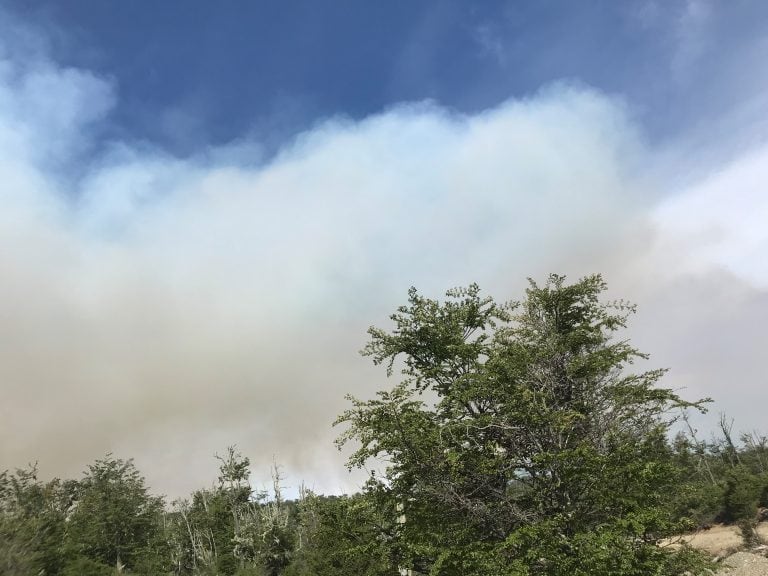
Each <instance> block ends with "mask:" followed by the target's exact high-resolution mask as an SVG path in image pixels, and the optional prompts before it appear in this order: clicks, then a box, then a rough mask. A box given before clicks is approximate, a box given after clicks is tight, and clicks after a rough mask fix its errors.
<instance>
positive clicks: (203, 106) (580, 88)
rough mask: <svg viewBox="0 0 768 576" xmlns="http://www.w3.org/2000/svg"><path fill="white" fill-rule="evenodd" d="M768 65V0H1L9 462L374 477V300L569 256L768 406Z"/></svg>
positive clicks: (500, 276)
mask: <svg viewBox="0 0 768 576" xmlns="http://www.w3.org/2000/svg"><path fill="white" fill-rule="evenodd" d="M765 62H768V5H766V4H765V3H764V2H759V1H757V0H754V1H746V0H737V1H733V2H729V3H727V4H726V3H721V2H715V1H714V0H712V1H709V0H670V1H654V0H635V1H627V2H608V1H605V2H598V1H592V2H589V1H584V2H579V3H576V2H565V1H561V2H555V1H543V2H542V1H539V2H501V1H498V2H491V1H489V2H483V3H468V2H449V1H446V2H437V1H435V2H375V3H374V2H369V3H363V2H351V1H348V2H327V3H319V2H308V1H307V2H280V3H264V2H236V1H229V2H220V3H212V2H203V1H197V0H194V1H193V0H189V1H186V2H162V3H149V2H141V1H136V2H103V1H96V0H91V1H84V0H82V1H81V0H68V1H67V2H58V1H57V2H54V1H43V0H41V1H38V2H34V3H31V2H22V1H21V0H5V1H3V0H0V182H2V184H0V202H2V207H3V209H2V210H0V267H1V268H2V270H3V271H4V275H5V281H4V283H2V285H0V317H2V318H3V319H4V321H3V323H1V324H0V381H2V382H3V386H4V390H3V391H4V396H5V397H6V398H9V399H11V400H10V401H8V402H4V403H3V405H2V406H0V438H4V439H13V440H12V441H8V440H3V442H6V443H7V445H3V446H2V450H0V468H4V467H7V466H15V465H19V464H22V463H24V462H26V461H30V460H36V459H39V460H40V463H41V467H42V469H43V471H44V472H45V473H47V474H59V475H72V474H77V473H78V471H79V470H81V469H82V468H83V467H84V466H85V464H86V463H87V462H89V461H90V460H92V459H94V458H96V457H98V456H100V455H103V454H104V453H105V452H107V451H113V452H115V453H118V454H122V455H125V456H135V457H136V459H137V463H138V464H139V465H140V466H141V467H142V468H143V469H145V470H146V471H147V474H148V476H149V480H150V482H151V483H152V484H153V485H154V486H156V487H157V488H158V489H159V490H161V491H165V492H168V493H170V494H174V495H177V494H180V493H183V492H184V491H186V490H189V489H191V488H193V487H196V486H200V485H202V484H205V483H206V482H208V481H210V479H212V478H213V477H214V476H215V473H214V468H215V461H214V460H213V459H212V458H210V455H211V454H212V453H213V452H215V451H217V450H218V451H221V450H223V449H224V447H226V446H227V445H228V444H232V443H237V444H238V445H240V447H241V449H242V450H243V451H244V452H245V453H247V454H249V455H250V456H251V457H252V461H254V463H255V464H256V465H257V467H261V469H263V472H267V470H268V466H269V463H270V462H271V461H272V456H273V454H274V455H275V456H276V457H277V458H278V459H279V460H281V461H282V462H284V464H285V466H286V468H287V470H288V471H289V473H290V475H291V478H292V479H293V480H297V479H298V478H302V477H303V478H310V479H314V481H315V482H316V488H318V489H320V490H330V491H338V490H342V489H349V487H350V486H354V482H355V481H356V479H355V478H349V477H347V476H346V472H345V471H344V468H343V466H342V462H343V455H340V454H337V453H336V452H335V449H334V447H333V445H332V440H333V438H334V437H335V435H336V434H337V431H336V430H333V429H332V428H331V427H330V422H332V421H333V419H334V417H335V416H336V415H337V414H338V413H339V412H340V411H341V410H343V409H344V408H345V401H344V399H343V396H344V394H345V393H347V392H352V393H354V394H356V395H358V396H363V397H365V396H366V395H369V394H371V393H372V392H373V391H374V390H376V389H378V388H381V387H384V386H387V385H389V383H388V382H387V381H386V379H385V377H384V375H383V374H382V373H380V372H379V371H378V370H376V369H375V368H373V367H371V366H369V365H368V362H367V361H366V360H365V359H362V358H360V357H359V356H358V355H357V350H359V349H360V348H361V347H362V345H363V344H364V342H365V331H366V328H367V327H368V326H369V325H370V324H377V325H382V326H386V325H387V316H388V314H389V312H390V311H392V310H393V309H394V308H395V307H396V306H397V305H398V304H400V303H402V301H403V299H404V297H405V294H406V290H407V288H408V287H409V286H411V285H416V286H417V287H419V288H420V289H422V290H423V291H424V292H426V293H428V294H429V295H432V296H438V295H440V294H441V293H442V292H443V291H444V290H445V289H447V288H450V287H452V286H456V285H462V284H468V283H470V282H473V281H477V282H479V283H480V285H481V286H483V287H484V288H485V289H486V290H488V291H489V293H491V294H493V295H494V296H496V297H497V298H499V299H508V298H515V297H517V296H519V295H520V294H521V290H522V289H523V288H524V286H525V278H526V277H527V276H532V277H534V278H544V277H546V274H548V273H549V272H553V271H554V272H561V273H566V274H569V275H570V276H571V277H578V276H580V275H584V274H588V273H592V272H595V271H598V272H602V273H604V275H605V277H606V279H607V281H608V283H609V285H610V286H611V290H612V295H615V296H617V297H625V298H628V299H631V300H634V301H636V302H637V303H638V304H639V309H640V313H639V314H638V316H637V319H636V321H635V322H634V323H633V325H632V328H631V333H630V335H631V336H632V338H633V339H634V341H636V343H637V344H638V346H639V347H640V348H641V349H643V350H645V351H648V352H650V353H651V354H652V360H651V364H652V365H653V366H665V367H670V368H672V370H671V372H670V374H669V376H668V377H667V381H666V383H667V385H669V386H672V387H675V388H681V389H684V390H685V391H686V394H687V395H688V396H689V397H692V398H693V397H701V396H712V397H714V398H715V399H716V400H717V402H718V403H717V406H716V408H715V413H716V412H717V411H718V410H725V411H727V412H728V413H729V414H731V415H733V416H734V417H735V418H736V419H737V425H740V426H742V427H743V428H745V429H750V428H754V427H759V426H761V425H762V423H763V417H762V416H763V415H762V409H761V406H764V405H765V404H766V402H767V401H768V396H767V395H766V390H768V387H766V382H765V380H764V376H763V368H762V362H761V358H762V354H763V350H764V348H765V344H766V340H765V336H764V334H763V332H762V329H761V326H763V325H764V324H765V322H766V321H768V265H766V261H765V258H764V254H765V253H766V250H768V232H766V226H765V225H764V222H766V221H768V197H767V196H766V194H765V192H764V189H765V186H764V183H765V182H766V181H768V72H767V70H768V68H766V66H765ZM715 420H716V415H715ZM702 426H707V422H706V420H703V421H702ZM94 431H98V433H94ZM158 437H162V438H163V442H157V438H158ZM179 470H181V471H182V472H181V473H179ZM293 480H292V481H293Z"/></svg>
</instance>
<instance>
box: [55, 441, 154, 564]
mask: <svg viewBox="0 0 768 576" xmlns="http://www.w3.org/2000/svg"><path fill="white" fill-rule="evenodd" d="M162 511H163V501H162V499H161V498H158V497H155V496H151V495H150V494H149V492H148V490H147V488H146V486H145V484H144V478H143V477H142V476H141V475H140V474H139V472H138V470H137V469H136V467H135V466H134V465H133V462H132V461H131V460H120V459H117V458H113V457H112V456H111V455H107V457H106V458H104V459H102V460H97V461H96V462H95V463H94V464H91V465H90V466H89V467H88V471H87V472H86V473H85V476H84V478H83V479H82V480H81V481H80V483H79V486H78V491H77V500H76V505H75V508H74V511H73V512H72V513H71V515H70V516H69V519H68V522H67V531H66V544H67V547H68V549H69V551H70V554H73V555H76V556H82V557H84V558H86V559H89V560H91V561H93V563H101V564H104V565H106V566H113V567H117V566H125V567H126V568H127V569H128V570H134V569H135V568H138V567H139V566H140V563H141V562H140V561H141V560H142V558H144V557H145V556H147V555H148V554H150V555H151V550H152V549H153V547H156V546H159V542H158V541H159V539H160V537H161V534H162V533H161V525H162V524H161V522H162ZM83 562H85V560H83ZM94 565H95V564H94Z"/></svg>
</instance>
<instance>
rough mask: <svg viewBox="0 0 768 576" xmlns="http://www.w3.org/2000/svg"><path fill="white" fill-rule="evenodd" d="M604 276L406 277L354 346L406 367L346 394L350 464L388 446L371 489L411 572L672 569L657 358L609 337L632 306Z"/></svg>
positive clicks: (676, 561)
mask: <svg viewBox="0 0 768 576" xmlns="http://www.w3.org/2000/svg"><path fill="white" fill-rule="evenodd" d="M605 289H606V286H605V283H604V282H603V280H602V278H601V277H600V276H590V277H587V278H584V279H582V280H580V281H578V282H576V283H573V284H568V283H566V281H565V278H564V277H561V276H554V275H553V276H550V277H549V279H548V281H547V282H546V283H545V284H544V285H538V284H536V283H534V282H531V283H530V287H529V288H528V290H527V291H526V297H525V299H524V300H523V301H522V302H521V303H518V304H498V303H496V302H494V301H493V300H492V299H491V298H488V297H483V296H481V293H480V290H479V288H478V287H477V286H475V285H472V286H470V287H468V288H466V289H457V290H452V291H449V292H448V293H447V299H446V300H445V301H444V302H439V301H436V300H432V299H429V298H425V297H423V296H422V295H420V294H419V293H418V292H417V291H416V290H415V289H411V290H410V292H409V295H408V304H407V305H405V306H402V307H400V308H399V309H398V310H397V312H396V313H395V314H394V315H392V317H391V319H392V321H393V322H394V328H393V329H392V330H391V331H386V330H382V329H378V328H371V329H370V331H369V333H370V336H371V339H370V342H369V344H368V345H367V346H366V347H365V349H364V351H363V353H364V354H365V355H368V356H370V357H372V358H373V361H374V362H375V363H376V364H384V365H386V366H387V369H388V372H389V373H390V374H391V373H392V372H393V371H394V370H395V368H400V369H401V371H402V374H403V376H404V379H403V380H402V381H401V382H400V383H399V384H397V385H396V386H395V387H394V388H393V389H391V390H388V391H382V392H379V393H378V396H377V397H376V398H375V399H373V400H367V401H363V400H358V399H354V398H351V401H352V408H351V409H349V410H348V411H346V412H345V413H344V414H343V415H342V416H341V417H340V418H339V421H338V422H339V423H341V424H345V425H346V426H347V429H346V431H345V432H344V433H343V435H342V436H341V437H340V440H339V441H340V443H341V444H343V443H345V442H348V441H354V442H356V444H357V450H356V451H355V452H354V454H353V455H352V457H351V458H350V460H349V465H350V466H360V467H361V466H366V465H367V464H368V463H369V461H371V460H377V459H378V460H379V461H381V462H383V470H382V472H381V473H380V474H378V475H377V476H376V477H375V478H374V481H373V482H372V483H371V484H370V489H369V491H368V492H369V497H370V498H371V499H372V501H378V502H380V503H382V504H381V505H382V506H385V507H389V508H391V507H392V506H397V507H399V508H400V510H401V511H402V519H403V520H404V521H403V522H402V523H400V525H399V529H398V531H397V533H396V535H395V539H396V540H397V541H398V542H399V543H400V544H401V546H402V547H403V549H404V550H406V555H405V556H406V557H405V559H404V560H403V562H404V563H405V564H406V565H407V566H406V567H408V568H410V569H412V570H413V571H415V572H416V573H421V574H457V575H459V574H461V575H469V574H490V573H493V574H547V575H550V576H554V575H559V574H569V575H571V576H572V575H575V574H584V575H586V574H590V575H595V574H606V575H608V574H611V575H614V576H615V575H629V574H633V575H634V574H637V575H638V576H639V575H640V574H649V573H653V574H674V573H677V572H678V571H679V570H681V569H682V568H683V567H685V566H688V565H691V563H692V562H694V560H695V558H694V556H693V555H691V554H690V553H689V552H688V551H687V550H682V551H679V552H673V551H669V550H665V549H660V548H659V547H657V546H656V545H655V541H656V539H657V538H659V537H662V536H664V535H667V534H670V533H672V532H674V531H676V530H679V529H680V528H681V526H680V525H679V524H678V523H676V522H674V521H673V518H672V516H671V513H670V502H669V500H670V499H669V493H670V492H671V491H672V490H673V489H674V485H675V478H676V468H675V466H674V464H673V462H672V459H671V456H670V450H669V448H668V444H667V441H666V433H667V430H668V426H669V423H670V414H671V411H673V410H676V409H679V408H683V407H688V406H691V404H689V403H687V402H685V401H684V400H682V399H681V398H679V397H678V396H677V395H676V394H675V393H674V392H673V391H671V390H669V389H665V388H661V387H658V386H657V382H658V380H659V378H660V377H661V376H662V375H663V371H662V370H651V371H645V372H638V373H636V372H632V371H631V370H630V367H631V365H632V364H633V362H635V361H636V360H641V359H643V358H645V356H644V355H643V354H642V353H640V352H639V351H638V350H636V349H635V348H634V347H632V346H631V345H630V343H629V342H628V341H626V340H624V339H622V338H621V337H620V331H621V330H622V329H623V328H625V326H626V321H627V318H628V316H629V315H630V314H631V313H632V312H633V311H634V308H633V307H632V306H630V305H628V304H626V303H624V302H614V303H604V302H602V301H601V299H600V298H601V296H602V294H603V292H604V291H605Z"/></svg>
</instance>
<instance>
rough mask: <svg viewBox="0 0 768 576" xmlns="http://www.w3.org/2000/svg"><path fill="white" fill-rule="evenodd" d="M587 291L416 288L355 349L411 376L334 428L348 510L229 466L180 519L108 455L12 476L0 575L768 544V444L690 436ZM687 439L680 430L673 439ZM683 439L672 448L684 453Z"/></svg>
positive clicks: (0, 492)
mask: <svg viewBox="0 0 768 576" xmlns="http://www.w3.org/2000/svg"><path fill="white" fill-rule="evenodd" d="M604 290H605V284H604V283H603V281H602V279H601V278H600V277H599V276H591V277H588V278H585V279H582V280H580V281H578V282H576V283H574V284H567V283H566V281H565V279H564V278H563V277H560V276H551V277H550V278H549V279H548V281H547V282H546V283H545V284H544V285H538V284H536V283H533V282H531V284H530V287H529V288H528V290H527V291H526V297H525V299H524V300H523V301H522V302H521V303H517V304H514V303H496V302H494V301H493V300H492V299H490V298H487V297H484V296H482V295H481V293H480V290H479V288H478V287H477V286H474V285H472V286H470V287H468V288H465V289H458V290H453V291H449V292H448V293H447V298H446V300H445V301H443V302H440V301H436V300H431V299H428V298H425V297H423V296H422V295H420V294H419V293H418V292H417V291H416V290H415V289H411V290H410V292H409V297H408V303H407V304H406V305H404V306H402V307H400V308H399V309H398V310H397V312H396V313H395V314H394V315H393V316H392V321H393V323H394V326H393V328H392V329H391V331H387V330H382V329H378V328H371V329H370V331H369V333H370V341H369V343H368V345H367V346H366V347H365V349H364V351H363V353H364V354H365V355H366V356H370V357H371V358H372V359H373V361H374V362H375V363H376V364H382V365H384V366H385V367H386V369H387V370H388V373H389V374H394V373H395V372H396V371H398V372H400V373H402V380H401V381H400V382H398V383H396V384H395V385H394V386H393V387H392V388H391V389H390V390H384V391H380V392H379V393H378V394H377V395H376V397H375V398H373V399H368V400H361V399H356V398H353V397H350V408H349V409H348V410H347V411H345V412H344V413H343V414H342V415H341V416H340V417H339V419H338V421H337V425H339V426H341V427H343V430H342V432H341V436H340V438H339V444H340V445H343V444H346V443H349V442H351V443H353V445H354V447H355V451H354V453H353V454H352V456H351V458H350V460H349V463H348V465H349V466H350V467H363V466H366V467H370V468H371V469H373V470H374V471H375V472H373V473H372V474H371V476H370V478H369V480H368V482H367V483H366V484H365V486H364V487H363V488H362V490H361V491H360V492H359V493H357V494H353V495H347V496H322V495H316V494H313V493H311V492H309V491H306V490H302V491H301V494H300V497H299V498H298V499H297V500H295V501H287V500H285V499H284V497H283V495H282V488H281V477H280V470H279V467H278V466H275V467H274V469H273V479H274V482H273V488H272V491H271V493H265V492H259V491H255V490H254V489H253V487H252V486H251V485H250V483H249V475H250V462H249V460H248V458H246V457H244V456H242V455H241V454H240V453H238V452H237V450H236V449H235V448H229V449H228V450H227V452H226V454H225V455H223V456H220V457H218V459H219V462H220V474H219V478H218V482H217V484H216V486H215V487H214V488H212V489H203V490H198V491H196V492H194V493H193V494H191V495H190V497H189V498H187V499H182V500H177V501H174V502H172V503H170V504H169V503H167V502H165V501H164V500H163V499H162V498H159V497H157V496H153V495H152V494H150V493H149V491H148V490H147V488H146V486H145V483H144V479H143V477H142V476H141V474H140V473H139V472H138V470H137V469H136V468H135V466H134V465H133V463H132V461H130V460H127V461H126V460H121V459H119V458H115V457H113V456H111V455H107V456H106V457H105V458H104V459H101V460H97V461H96V462H95V463H94V464H92V465H90V466H89V467H88V469H87V471H86V472H85V474H84V475H83V477H82V478H81V479H79V480H66V481H62V480H58V479H56V480H52V481H50V482H42V481H41V480H39V479H38V477H37V471H36V469H35V468H34V467H32V468H29V469H26V470H16V471H14V472H11V471H7V472H4V473H2V474H0V573H2V574H7V575H9V576H13V575H29V574H43V575H58V574H61V575H74V574H78V575H106V574H116V573H126V574H144V575H163V574H165V575H179V576H180V575H190V576H191V575H201V576H202V575H209V576H213V575H238V576H246V575H249V576H257V575H258V576H277V575H286V576H306V575H314V576H325V575H328V576H330V575H334V576H346V575H348V576H353V575H354V576H358V575H361V574H366V575H372V576H390V575H391V576H396V575H398V574H400V573H401V570H410V571H411V572H412V573H413V574H425V575H426V574H429V575H446V576H450V575H462V576H464V575H466V576H471V575H494V576H496V575H498V576H504V575H510V576H512V575H515V576H517V575H521V576H522V575H537V574H541V575H547V576H558V575H566V574H567V575H569V576H577V575H587V574H589V575H606V576H607V575H612V576H622V575H627V576H629V575H638V576H639V575H641V574H642V575H645V574H657V575H674V574H683V573H686V571H688V573H700V571H701V570H702V569H703V567H704V566H705V565H706V560H705V559H704V558H702V557H701V556H700V555H699V554H697V553H695V552H694V551H692V550H690V549H688V548H686V547H682V548H676V549H671V548H670V547H664V546H659V545H658V542H659V541H660V539H663V538H665V537H668V536H670V535H673V534H677V533H680V532H683V531H686V530H689V529H691V528H694V527H696V526H704V525H706V524H708V523H712V522H715V521H717V522H730V523H740V526H741V528H742V532H743V534H744V537H745V540H750V539H754V538H755V537H756V535H755V530H754V526H755V523H756V521H757V520H756V514H757V513H758V509H760V508H761V507H766V506H768V469H767V468H766V466H768V440H766V438H765V437H763V436H760V435H759V434H757V433H751V434H746V435H742V436H741V437H740V438H739V439H734V438H733V435H732V433H731V431H732V423H729V422H728V421H727V420H726V419H725V418H723V419H722V421H721V430H720V433H721V434H720V437H717V438H713V439H712V440H711V441H703V440H700V439H699V438H698V435H697V431H696V430H694V429H693V427H692V426H691V425H690V424H688V420H687V419H685V418H683V419H682V420H681V419H680V416H681V415H682V414H684V413H685V412H684V411H685V410H687V409H702V403H701V402H699V401H696V402H690V401H686V400H684V399H682V398H680V397H679V396H678V395H677V394H676V393H675V392H673V391H672V390H669V389H666V388H663V387H660V386H659V385H658V384H659V380H660V378H661V377H662V376H663V373H664V372H663V371H662V370H653V371H646V372H642V371H639V372H638V371H633V370H632V367H633V363H634V362H635V361H636V360H640V359H643V358H645V356H644V355H643V354H642V353H641V352H639V351H638V350H636V349H634V348H633V347H632V346H631V345H630V343H629V342H627V341H626V340H624V339H622V338H621V337H620V336H621V330H622V329H623V328H624V327H625V326H626V322H627V320H628V317H629V315H631V314H632V312H633V311H634V309H633V308H632V307H631V306H630V305H628V304H626V303H624V302H614V303H605V302H603V301H602V300H601V296H602V295H603V293H604ZM681 425H682V426H681ZM674 430H679V432H678V433H677V435H674V434H673V431H674Z"/></svg>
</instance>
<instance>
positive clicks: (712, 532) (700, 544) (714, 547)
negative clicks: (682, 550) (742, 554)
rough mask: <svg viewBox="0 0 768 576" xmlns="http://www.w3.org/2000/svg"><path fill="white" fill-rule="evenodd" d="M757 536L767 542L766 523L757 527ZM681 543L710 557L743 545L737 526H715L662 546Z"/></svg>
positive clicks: (767, 530)
mask: <svg viewBox="0 0 768 576" xmlns="http://www.w3.org/2000/svg"><path fill="white" fill-rule="evenodd" d="M757 534H758V536H759V537H760V538H761V539H762V540H763V542H768V522H762V523H760V524H758V525H757ZM683 542H687V543H688V544H690V545H691V546H693V547H694V548H698V549H699V550H704V551H705V552H708V553H709V554H712V556H720V557H723V556H727V555H729V554H731V553H733V552H735V551H736V550H739V549H740V548H741V547H742V545H743V540H742V538H741V532H740V531H739V528H738V526H724V525H722V524H715V525H714V526H712V528H710V529H709V530H700V531H698V532H694V533H692V534H683V535H682V536H678V537H676V538H671V539H669V540H667V541H665V542H664V543H663V545H669V546H679V545H680V544H682V543H683Z"/></svg>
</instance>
